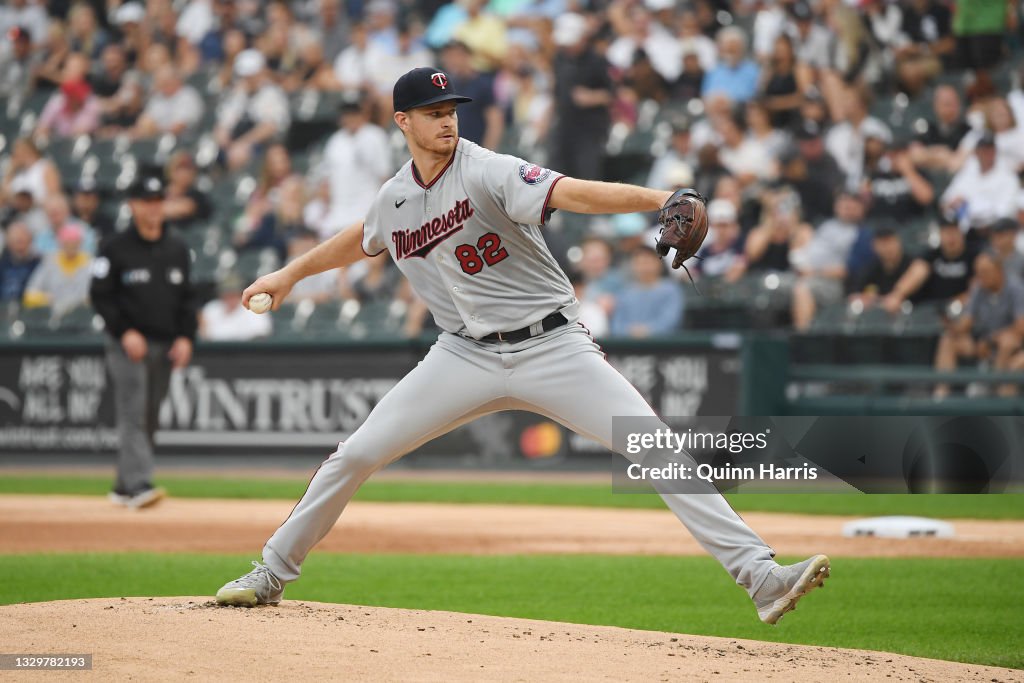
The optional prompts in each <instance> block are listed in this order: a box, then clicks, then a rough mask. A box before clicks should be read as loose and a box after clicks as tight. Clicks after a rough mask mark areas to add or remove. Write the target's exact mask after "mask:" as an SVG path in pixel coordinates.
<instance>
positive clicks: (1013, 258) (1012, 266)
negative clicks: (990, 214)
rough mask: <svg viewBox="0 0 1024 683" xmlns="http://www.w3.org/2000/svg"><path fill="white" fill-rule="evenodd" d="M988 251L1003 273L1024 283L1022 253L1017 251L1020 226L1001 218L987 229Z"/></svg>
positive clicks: (1010, 220) (1012, 220)
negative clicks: (997, 261) (1000, 266)
mask: <svg viewBox="0 0 1024 683" xmlns="http://www.w3.org/2000/svg"><path fill="white" fill-rule="evenodd" d="M988 232H989V237H988V239H989V249H990V250H991V252H992V255H993V256H995V257H996V259H998V260H999V263H1000V264H1001V265H1002V266H1003V273H1005V274H1006V277H1007V278H1009V279H1013V280H1020V281H1022V282H1024V252H1021V251H1020V250H1018V249H1017V236H1018V234H1019V233H1020V224H1019V223H1017V221H1016V219H1013V218H1002V219H1000V220H998V221H996V222H995V223H993V224H992V225H991V226H989V229H988Z"/></svg>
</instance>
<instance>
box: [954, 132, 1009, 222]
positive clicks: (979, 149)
mask: <svg viewBox="0 0 1024 683" xmlns="http://www.w3.org/2000/svg"><path fill="white" fill-rule="evenodd" d="M1019 194H1020V180H1019V179H1018V178H1017V176H1016V175H1014V174H1013V172H1012V171H1011V170H1010V169H1008V168H1006V167H1005V166H1001V165H999V164H997V163H996V142H995V136H993V135H992V133H990V132H986V133H985V134H984V135H982V136H981V138H979V139H978V144H977V146H976V147H975V149H974V155H973V156H972V157H970V158H969V159H968V160H967V161H966V162H965V163H964V166H963V168H961V169H960V171H959V172H957V174H956V175H955V176H953V181H952V182H951V183H950V184H949V187H948V188H946V191H945V192H944V193H943V194H942V199H941V200H940V204H941V206H942V208H943V209H944V210H946V211H950V212H954V213H955V214H956V215H957V216H958V217H959V219H960V220H959V222H960V227H961V229H963V230H967V229H968V228H972V227H974V228H978V227H983V226H986V225H991V224H992V223H995V222H996V221H997V220H998V219H1000V218H1011V217H1013V216H1014V215H1015V214H1016V212H1017V197H1018V195H1019Z"/></svg>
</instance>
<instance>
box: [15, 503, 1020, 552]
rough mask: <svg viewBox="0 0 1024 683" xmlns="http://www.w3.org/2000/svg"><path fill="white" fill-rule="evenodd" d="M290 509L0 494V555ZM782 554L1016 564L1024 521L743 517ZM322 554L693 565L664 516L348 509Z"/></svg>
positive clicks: (232, 544)
mask: <svg viewBox="0 0 1024 683" xmlns="http://www.w3.org/2000/svg"><path fill="white" fill-rule="evenodd" d="M293 505H294V503H293V502H292V501H277V500H203V499H173V498H172V499H170V500H167V501H164V502H163V503H161V504H160V505H158V506H156V507H154V508H152V509H147V510H141V511H131V510H126V509H124V508H115V507H113V506H111V505H110V504H109V503H108V502H107V501H106V499H104V498H99V497H96V496H28V495H5V496H0V553H4V554H10V553H27V552H130V551H148V552H216V553H236V552H237V553H246V552H248V553H257V552H258V551H259V549H260V548H262V547H263V543H264V542H265V541H266V540H267V538H268V537H269V536H270V534H272V533H273V532H274V530H275V529H276V528H277V526H278V525H279V524H280V523H281V522H282V521H283V520H284V519H285V518H286V517H287V516H288V514H289V512H290V511H291V509H292V506H293ZM743 517H744V519H745V520H746V521H747V522H748V523H749V524H750V525H751V526H752V527H753V528H754V529H755V530H757V531H758V533H760V534H761V536H762V537H763V538H764V539H765V540H766V541H767V542H768V543H770V544H771V545H772V547H773V548H774V549H775V550H776V552H778V553H779V554H781V555H791V556H801V555H809V554H813V553H827V554H828V555H830V556H835V557H844V556H845V557H1024V521H1019V520H1018V521H980V520H956V521H955V522H954V526H955V528H956V533H957V537H956V538H953V539H938V538H914V539H899V540H896V539H880V538H844V537H843V536H842V526H843V524H844V523H845V522H848V521H850V520H852V519H854V518H853V517H840V516H823V515H813V516H811V515H793V514H776V513H745V514H744V515H743ZM317 551H319V552H348V553H455V554H479V555H491V554H537V553H552V554H554V553H558V554H566V553H598V554H611V555H699V554H703V553H704V551H703V550H702V549H701V548H700V546H699V545H698V544H697V542H696V541H695V540H694V539H693V537H692V536H690V534H689V533H687V531H686V530H685V529H684V528H683V527H682V526H681V525H680V524H679V521H678V520H677V519H676V518H675V516H673V515H672V513H670V512H669V511H668V510H622V509H607V508H573V507H550V506H532V505H468V504H435V503H364V502H355V503H352V504H351V505H350V506H349V508H348V509H347V510H346V511H345V514H344V515H342V517H341V520H340V521H339V523H338V524H337V526H335V528H334V529H333V530H332V531H331V532H330V533H329V534H328V535H327V537H326V538H325V539H324V540H323V541H322V542H321V543H320V544H319V545H318V546H317Z"/></svg>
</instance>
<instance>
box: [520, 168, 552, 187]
mask: <svg viewBox="0 0 1024 683" xmlns="http://www.w3.org/2000/svg"><path fill="white" fill-rule="evenodd" d="M549 175H551V171H550V170H549V169H546V168H541V167H540V166H538V165H536V164H520V165H519V178H520V179H521V180H522V181H523V182H524V183H526V184H527V185H536V184H537V183H542V182H544V181H545V180H547V177H548V176H549Z"/></svg>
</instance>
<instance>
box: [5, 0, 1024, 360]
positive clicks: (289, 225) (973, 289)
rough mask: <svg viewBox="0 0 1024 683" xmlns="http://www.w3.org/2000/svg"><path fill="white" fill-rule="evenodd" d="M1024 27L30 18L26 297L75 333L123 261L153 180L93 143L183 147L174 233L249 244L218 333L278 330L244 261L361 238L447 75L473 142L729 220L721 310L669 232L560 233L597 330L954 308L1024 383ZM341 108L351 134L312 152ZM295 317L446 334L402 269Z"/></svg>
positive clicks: (10, 229)
mask: <svg viewBox="0 0 1024 683" xmlns="http://www.w3.org/2000/svg"><path fill="white" fill-rule="evenodd" d="M1021 9H1022V8H1021V6H1020V3H1019V2H1017V0H610V1H609V0H591V1H589V2H585V1H582V0H491V2H485V1H484V0H457V1H456V2H447V3H446V2H443V0H366V1H364V0H347V1H346V2H344V3H342V2H339V1H338V0H303V1H296V2H264V1H262V0H241V1H238V2H232V1H225V0H147V1H146V2H138V1H136V0H131V1H128V2H120V1H119V0H74V1H71V2H69V1H67V0H63V1H62V0H52V1H50V2H41V1H40V2H35V1H33V0H9V1H8V2H7V3H6V4H5V5H4V6H2V7H0V31H2V34H0V35H2V36H3V39H2V45H0V98H2V100H3V102H4V103H5V106H6V107H7V116H8V118H9V119H11V120H13V121H15V122H16V124H17V125H16V126H14V127H13V128H9V129H8V131H7V132H6V133H5V137H4V143H3V144H4V147H3V149H2V150H0V151H2V153H3V168H2V175H0V213H2V216H0V220H2V225H3V229H4V235H3V252H2V255H0V300H2V302H3V303H4V305H7V306H8V307H9V308H10V309H13V308H16V307H19V306H20V307H25V308H31V307H39V306H49V307H51V308H52V309H53V311H54V312H55V313H60V312H64V311H68V310H71V309H73V308H74V307H76V306H79V305H82V304H86V303H87V301H86V300H87V294H88V278H87V277H86V276H85V275H83V274H84V273H88V272H89V268H90V259H91V255H92V254H93V253H94V252H95V249H96V245H97V243H98V241H99V240H101V239H103V238H104V236H105V235H107V234H108V233H110V232H111V231H114V230H117V229H124V227H125V225H124V217H125V212H124V209H123V207H122V206H121V201H122V198H121V197H120V196H119V193H118V189H124V187H125V185H126V183H127V180H130V178H127V179H126V178H124V177H122V176H118V177H117V179H116V182H115V183H114V184H113V185H111V184H109V183H108V184H104V182H103V180H102V178H99V177H98V176H97V174H96V172H95V165H94V166H93V168H92V170H90V168H89V167H88V164H86V165H85V166H83V165H82V164H77V165H75V164H70V165H68V164H65V163H63V160H66V159H67V158H71V159H75V160H78V161H80V160H81V158H82V153H81V151H82V150H81V149H79V148H78V146H82V149H90V145H91V146H92V147H91V148H92V149H96V148H102V149H114V150H115V151H116V153H117V154H121V153H123V152H124V151H125V149H128V150H133V149H136V148H141V146H143V145H145V144H146V143H147V141H148V142H150V143H153V144H158V146H160V147H161V149H163V148H164V143H163V141H165V140H170V143H169V144H168V145H166V148H167V149H170V150H171V153H169V154H162V155H160V154H158V155H157V156H156V158H158V160H159V162H160V163H159V168H158V170H159V171H160V172H162V173H163V174H164V175H165V179H166V183H167V188H168V190H167V200H166V202H165V205H164V214H165V219H166V221H167V222H168V223H170V224H172V225H174V226H175V227H176V228H177V229H178V230H180V231H182V232H183V233H185V234H189V233H192V234H193V235H194V237H193V238H192V240H191V241H190V244H192V245H193V248H194V249H196V250H198V251H202V247H203V245H204V244H206V243H207V242H208V241H209V239H208V236H209V235H210V234H213V233H216V234H219V235H223V240H222V241H221V242H217V244H216V245H215V251H216V254H215V256H217V257H218V260H217V264H218V269H217V270H216V280H218V281H220V286H219V287H218V288H213V287H211V288H210V289H209V291H208V294H209V297H208V298H209V299H211V301H210V303H209V304H208V305H207V306H205V307H204V308H203V309H202V314H201V315H202V319H203V322H202V325H201V331H202V333H203V334H204V335H205V336H207V337H208V338H211V339H216V338H239V337H243V338H251V337H254V336H261V335H267V334H273V333H274V332H273V330H272V329H271V327H270V324H269V322H267V321H264V322H260V323H254V322H253V321H251V320H249V321H246V316H247V315H250V314H248V312H246V311H244V310H240V308H239V306H240V304H239V302H238V299H237V296H233V295H232V291H231V289H232V288H236V289H237V287H236V285H237V284H238V283H239V282H243V281H244V280H245V279H247V278H248V277H249V276H251V275H252V274H253V273H251V272H247V271H246V270H245V268H243V267H242V266H243V265H245V264H252V263H255V264H257V267H258V268H261V269H263V270H266V269H267V268H270V267H274V266H275V265H276V264H278V263H280V262H282V261H284V260H286V259H290V258H294V257H296V256H297V255H299V254H301V253H303V252H305V251H307V250H309V249H311V248H312V247H313V246H315V244H316V243H317V242H318V241H320V240H323V239H325V238H328V237H330V236H331V235H333V234H334V233H335V232H337V231H338V230H340V229H342V228H343V227H345V226H346V225H349V224H351V223H352V222H355V221H358V220H359V219H361V218H362V216H363V215H364V214H365V212H366V210H367V208H368V206H369V204H370V201H371V200H372V198H373V196H374V194H375V192H376V190H377V188H378V187H379V186H380V185H381V184H382V183H383V182H385V181H386V179H387V178H389V177H390V176H391V175H392V174H393V173H394V172H395V170H396V169H397V165H398V163H399V162H400V160H401V159H403V158H405V157H404V155H403V153H402V147H401V144H400V137H396V136H397V133H396V131H395V129H394V127H393V126H392V125H391V123H390V122H391V115H392V112H391V109H390V106H391V104H390V96H391V87H392V84H393V83H394V81H395V79H396V78H397V77H398V75H400V74H401V73H403V72H404V71H406V70H408V69H410V68H413V67H416V66H422V65H427V64H436V65H438V66H440V67H441V68H443V69H444V70H445V71H446V72H447V73H448V74H449V76H450V78H451V80H452V82H453V83H454V85H455V87H456V88H457V90H458V91H459V92H460V93H463V94H466V95H469V96H471V97H472V98H473V100H474V101H473V103H472V104H467V105H462V106H460V108H459V124H460V134H461V135H462V136H463V137H465V138H467V139H470V140H473V141H475V142H478V143H480V144H483V145H485V146H487V147H490V148H493V149H497V150H500V151H504V152H509V153H514V154H517V155H520V156H522V157H524V158H526V159H528V160H530V161H533V162H536V163H539V164H543V165H546V166H548V167H550V168H552V169H554V170H556V171H560V172H563V173H566V174H568V175H572V176H576V177H580V178H591V179H605V180H613V181H627V182H638V183H641V184H646V185H649V186H652V187H659V188H664V189H669V188H672V187H682V186H693V187H696V188H697V189H698V190H700V191H701V192H702V193H704V194H705V195H706V196H707V197H709V199H710V200H711V201H710V204H709V207H708V209H709V217H710V223H711V232H710V234H709V237H708V241H707V243H706V245H705V247H704V249H703V252H702V253H701V254H700V256H701V258H700V259H699V260H696V261H694V262H692V265H691V267H690V272H691V273H692V274H693V276H694V278H695V280H696V287H694V286H692V285H691V284H690V282H689V281H688V280H686V279H683V277H685V276H683V277H679V273H678V272H677V271H671V270H670V269H668V268H666V265H665V264H664V263H662V262H661V261H660V260H659V259H658V258H657V257H656V255H655V254H654V252H653V250H652V249H651V248H650V245H651V244H652V242H653V235H654V234H656V226H653V225H652V216H650V215H641V214H634V215H626V216H617V217H615V218H604V217H599V218H589V217H580V216H557V215H556V218H555V220H554V221H553V222H552V224H551V227H550V229H548V233H547V234H548V237H549V240H550V245H551V247H552V250H553V252H554V253H555V255H556V257H557V258H558V259H559V260H560V261H561V262H562V263H563V265H564V267H565V268H566V270H567V272H569V273H570V274H571V277H572V280H573V282H574V284H575V286H576V288H577V292H578V296H579V298H580V300H581V301H582V303H583V304H584V314H583V318H584V320H585V322H586V323H587V324H588V326H589V327H590V328H591V329H592V330H593V331H594V332H595V333H596V334H597V335H599V336H626V337H635V338H640V337H647V336H652V335H664V334H671V333H673V332H675V331H677V330H679V329H685V328H688V327H711V326H714V325H713V324H711V323H709V322H708V320H707V318H706V317H705V314H706V313H707V311H709V310H713V309H714V308H715V307H716V306H719V305H726V304H727V303H728V302H730V301H731V302H732V304H733V305H738V306H739V307H740V308H745V309H754V308H764V309H766V311H762V313H766V314H765V315H753V316H751V317H750V318H748V319H744V323H743V324H746V325H771V326H790V325H791V326H792V327H793V328H794V329H795V330H797V331H813V330H814V329H816V328H817V326H820V325H827V324H828V323H829V321H833V322H834V320H835V317H836V316H839V317H840V318H843V319H849V317H850V316H857V315H861V314H863V313H864V312H866V311H876V312H878V311H881V312H884V313H885V314H886V315H888V316H890V317H893V318H895V317H899V316H910V315H912V314H913V311H915V310H917V311H920V310H924V309H925V308H927V305H928V304H929V303H931V304H934V308H935V309H936V310H938V311H940V315H941V320H942V326H941V328H939V329H938V330H937V333H939V334H941V340H940V342H939V344H938V351H937V355H936V363H937V365H938V367H942V368H950V367H955V364H956V362H957V358H958V357H963V356H980V357H981V358H984V359H988V360H989V362H991V363H992V364H993V365H994V367H1000V368H1010V367H1024V354H1022V353H1021V352H1020V348H1021V340H1022V338H1024V289H1022V285H1021V280H1022V279H1024V233H1022V231H1021V229H1020V227H1019V225H1020V221H1021V220H1024V192H1022V190H1021V183H1020V177H1021V175H1020V174H1021V172H1022V171H1024V91H1022V89H1021V74H1020V70H1019V69H1020V64H1019V62H1020V60H1019V55H1020V54H1021V53H1022V51H1021V36H1022V33H1021V27H1020V23H1019V17H1020V14H1021ZM322 102H329V103H331V107H333V109H332V110H331V111H329V112H328V114H327V123H328V124H329V125H327V126H325V127H324V126H321V127H320V128H317V129H315V130H314V129H311V128H310V127H309V126H308V125H307V126H305V127H304V128H302V130H303V131H304V133H303V135H297V134H296V131H297V130H299V129H300V124H302V122H303V120H304V119H308V118H310V117H309V109H310V108H313V109H315V108H316V106H317V103H322ZM307 105H309V106H307ZM33 106H35V109H34V110H33ZM311 131H312V132H311ZM83 140H84V142H83ZM104 141H106V142H108V143H110V144H112V147H106V148H103V147H102V144H103V143H104ZM165 151H166V150H165ZM105 161H106V160H105V159H99V160H98V163H99V164H100V165H102V164H103V163H104V162H105ZM120 170H121V171H123V172H126V173H127V172H129V171H126V170H125V169H120ZM135 171H136V169H134V168H132V169H130V172H131V173H134V172H135ZM115 175H116V174H115ZM225 251H227V252H231V254H232V257H231V258H229V259H225V257H224V253H223V252H225ZM247 255H258V256H249V257H247ZM225 264H226V265H225ZM232 264H236V266H237V267H233V266H232ZM238 278H242V280H239V279H238ZM697 288H699V292H698V289H697ZM293 296H294V297H295V299H296V303H298V302H301V301H309V302H310V304H309V305H308V306H307V307H306V308H305V309H303V308H302V306H301V305H300V306H299V308H298V309H296V311H295V315H300V314H303V315H306V316H308V315H309V310H310V306H324V305H327V304H331V303H332V302H333V303H334V304H335V305H337V306H338V307H340V310H341V311H342V314H341V315H342V317H343V318H344V317H345V316H346V315H349V314H347V313H345V311H346V310H348V311H351V310H355V309H357V308H358V306H356V307H355V308H352V307H347V306H346V305H345V304H347V303H348V302H353V301H354V302H357V303H358V304H360V305H370V306H373V305H377V306H384V307H387V308H388V310H389V311H391V313H396V314H397V315H398V317H399V318H400V321H399V325H398V328H397V329H398V332H400V333H404V334H406V335H416V334H419V333H420V332H422V331H423V329H424V327H425V326H429V324H430V321H429V315H428V314H427V312H426V311H425V310H424V307H423V305H422V303H421V302H419V301H417V300H416V298H415V296H414V295H413V294H412V293H411V292H410V290H409V289H408V287H407V286H406V285H405V283H404V282H403V280H402V278H401V277H400V275H399V274H398V272H397V269H396V268H395V267H394V266H393V264H391V263H390V262H389V261H388V260H387V257H386V256H382V257H379V258H377V259H375V260H368V261H364V262H363V263H361V264H358V265H357V266H355V267H353V268H350V269H348V270H346V271H344V272H341V273H329V274H324V275H323V276H322V277H318V278H313V279H311V280H309V281H307V282H304V283H302V286H301V287H300V288H298V289H297V291H296V292H295V293H294V294H293ZM765 302H768V303H765ZM289 311H291V309H289ZM274 322H275V324H276V325H278V326H281V325H282V324H289V321H287V320H284V321H282V318H281V317H275V320H274Z"/></svg>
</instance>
